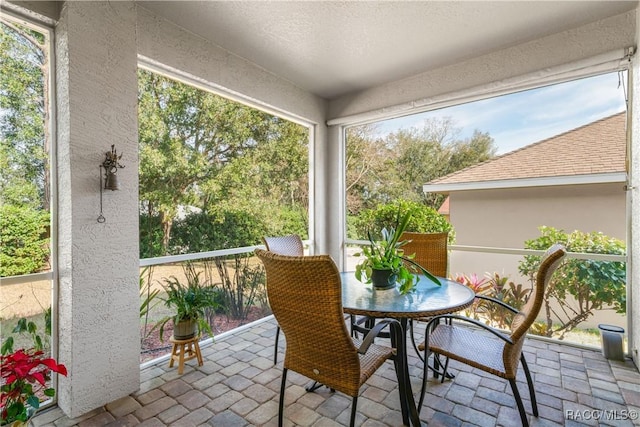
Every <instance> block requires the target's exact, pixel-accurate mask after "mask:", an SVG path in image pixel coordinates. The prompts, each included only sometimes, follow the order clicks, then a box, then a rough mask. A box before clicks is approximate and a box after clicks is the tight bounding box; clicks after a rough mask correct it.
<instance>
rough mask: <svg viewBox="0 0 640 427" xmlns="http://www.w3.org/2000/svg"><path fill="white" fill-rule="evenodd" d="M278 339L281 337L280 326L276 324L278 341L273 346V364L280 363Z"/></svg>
mask: <svg viewBox="0 0 640 427" xmlns="http://www.w3.org/2000/svg"><path fill="white" fill-rule="evenodd" d="M278 339H280V326H276V343H275V345H274V346H273V364H274V365H277V364H278Z"/></svg>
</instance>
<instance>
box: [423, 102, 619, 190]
mask: <svg viewBox="0 0 640 427" xmlns="http://www.w3.org/2000/svg"><path fill="white" fill-rule="evenodd" d="M625 121H626V113H625V112H622V113H618V114H615V115H613V116H609V117H605V118H603V119H600V120H597V121H595V122H592V123H589V124H586V125H584V126H581V127H579V128H576V129H573V130H570V131H567V132H565V133H562V134H560V135H556V136H554V137H551V138H548V139H545V140H542V141H540V142H536V143H534V144H531V145H527V146H526V147H523V148H520V149H518V150H516V151H512V152H510V153H507V154H504V155H502V156H499V157H496V158H494V159H491V160H488V161H486V162H483V163H480V164H477V165H473V166H470V167H468V168H465V169H462V170H460V171H457V172H454V173H452V174H449V175H446V176H444V177H441V178H438V179H435V180H433V181H430V182H429V183H428V184H426V185H424V187H423V189H424V191H425V192H449V191H456V190H471V189H480V188H510V187H511V188H513V187H523V186H524V187H531V186H543V185H544V186H546V185H568V184H587V183H593V182H624V180H625V178H626V173H625V157H626V155H625V151H626V150H625V147H626V143H625V142H626V126H625Z"/></svg>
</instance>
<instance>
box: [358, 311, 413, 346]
mask: <svg viewBox="0 0 640 427" xmlns="http://www.w3.org/2000/svg"><path fill="white" fill-rule="evenodd" d="M387 326H389V328H390V329H391V333H394V334H400V333H402V332H401V331H402V326H401V325H400V322H398V321H397V320H395V319H382V320H380V321H379V322H378V323H376V324H375V326H374V327H373V328H371V330H370V331H369V332H368V333H367V335H366V336H365V337H364V339H363V340H362V344H361V345H360V348H358V353H360V354H365V353H366V352H367V350H368V349H369V346H371V344H372V343H373V340H374V338H375V337H377V336H378V335H379V334H380V333H381V332H382V330H383V329H384V328H386V327H387Z"/></svg>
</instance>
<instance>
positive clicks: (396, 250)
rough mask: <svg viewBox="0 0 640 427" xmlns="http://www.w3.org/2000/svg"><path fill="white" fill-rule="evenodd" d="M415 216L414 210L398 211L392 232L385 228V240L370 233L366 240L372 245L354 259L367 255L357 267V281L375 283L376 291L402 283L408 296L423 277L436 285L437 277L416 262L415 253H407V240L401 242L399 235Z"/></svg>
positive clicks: (402, 291)
mask: <svg viewBox="0 0 640 427" xmlns="http://www.w3.org/2000/svg"><path fill="white" fill-rule="evenodd" d="M412 215H413V211H412V210H408V211H407V212H406V213H404V214H402V213H401V210H400V209H398V212H397V215H396V221H395V225H394V226H393V227H391V228H390V229H387V228H383V229H382V231H381V235H382V238H381V239H375V238H374V237H373V235H372V234H371V232H370V231H368V232H367V237H368V239H369V242H370V246H368V247H367V246H365V247H363V248H362V252H361V253H357V254H355V256H364V259H363V260H362V261H361V262H360V263H359V264H358V265H357V266H356V273H355V275H356V278H357V279H358V280H360V281H361V282H364V283H372V284H373V286H374V288H376V289H390V288H393V287H395V286H396V284H399V285H400V286H399V288H398V289H399V291H400V293H401V294H407V293H410V292H412V291H413V290H414V289H415V286H416V282H417V280H419V276H417V275H416V274H422V275H424V276H425V277H427V278H428V279H429V280H431V281H433V282H434V283H436V284H437V285H440V281H439V280H438V278H437V277H435V276H434V275H433V274H431V273H430V272H429V271H427V270H426V269H424V268H423V267H422V266H420V265H419V264H417V263H416V262H414V261H413V258H414V254H405V253H404V249H402V247H403V246H404V245H406V244H407V243H408V242H409V241H408V240H402V241H401V240H400V236H401V235H402V233H403V232H404V231H405V230H406V229H407V225H408V224H409V221H410V220H411V216H412Z"/></svg>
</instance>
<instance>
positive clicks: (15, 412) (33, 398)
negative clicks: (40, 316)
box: [0, 319, 67, 427]
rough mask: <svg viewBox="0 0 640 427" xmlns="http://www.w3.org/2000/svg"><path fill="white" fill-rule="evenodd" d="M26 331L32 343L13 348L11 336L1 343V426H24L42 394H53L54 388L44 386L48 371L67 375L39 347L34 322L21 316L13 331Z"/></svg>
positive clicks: (64, 370) (49, 395)
mask: <svg viewBox="0 0 640 427" xmlns="http://www.w3.org/2000/svg"><path fill="white" fill-rule="evenodd" d="M24 332H28V333H29V334H30V335H31V336H32V338H33V340H34V346H33V347H31V348H29V349H24V348H20V349H17V350H15V351H14V350H13V344H14V340H13V337H8V338H7V339H6V340H5V342H4V343H3V345H2V349H1V353H2V355H1V356H0V384H1V386H0V425H2V426H6V425H8V426H11V427H19V426H26V425H27V423H28V422H29V420H30V419H31V417H33V416H34V415H35V413H36V411H37V410H38V409H39V408H40V398H41V397H53V396H55V389H54V388H50V387H47V382H48V381H50V380H51V373H52V372H56V373H58V374H60V375H65V376H66V375H67V368H66V367H65V366H64V365H62V364H60V363H57V362H56V361H55V359H53V358H51V357H46V355H45V353H44V351H43V349H42V339H41V337H40V336H39V335H38V334H37V333H36V325H35V323H33V322H27V320H26V319H20V320H19V321H18V324H17V326H16V327H15V328H14V330H13V333H24Z"/></svg>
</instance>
